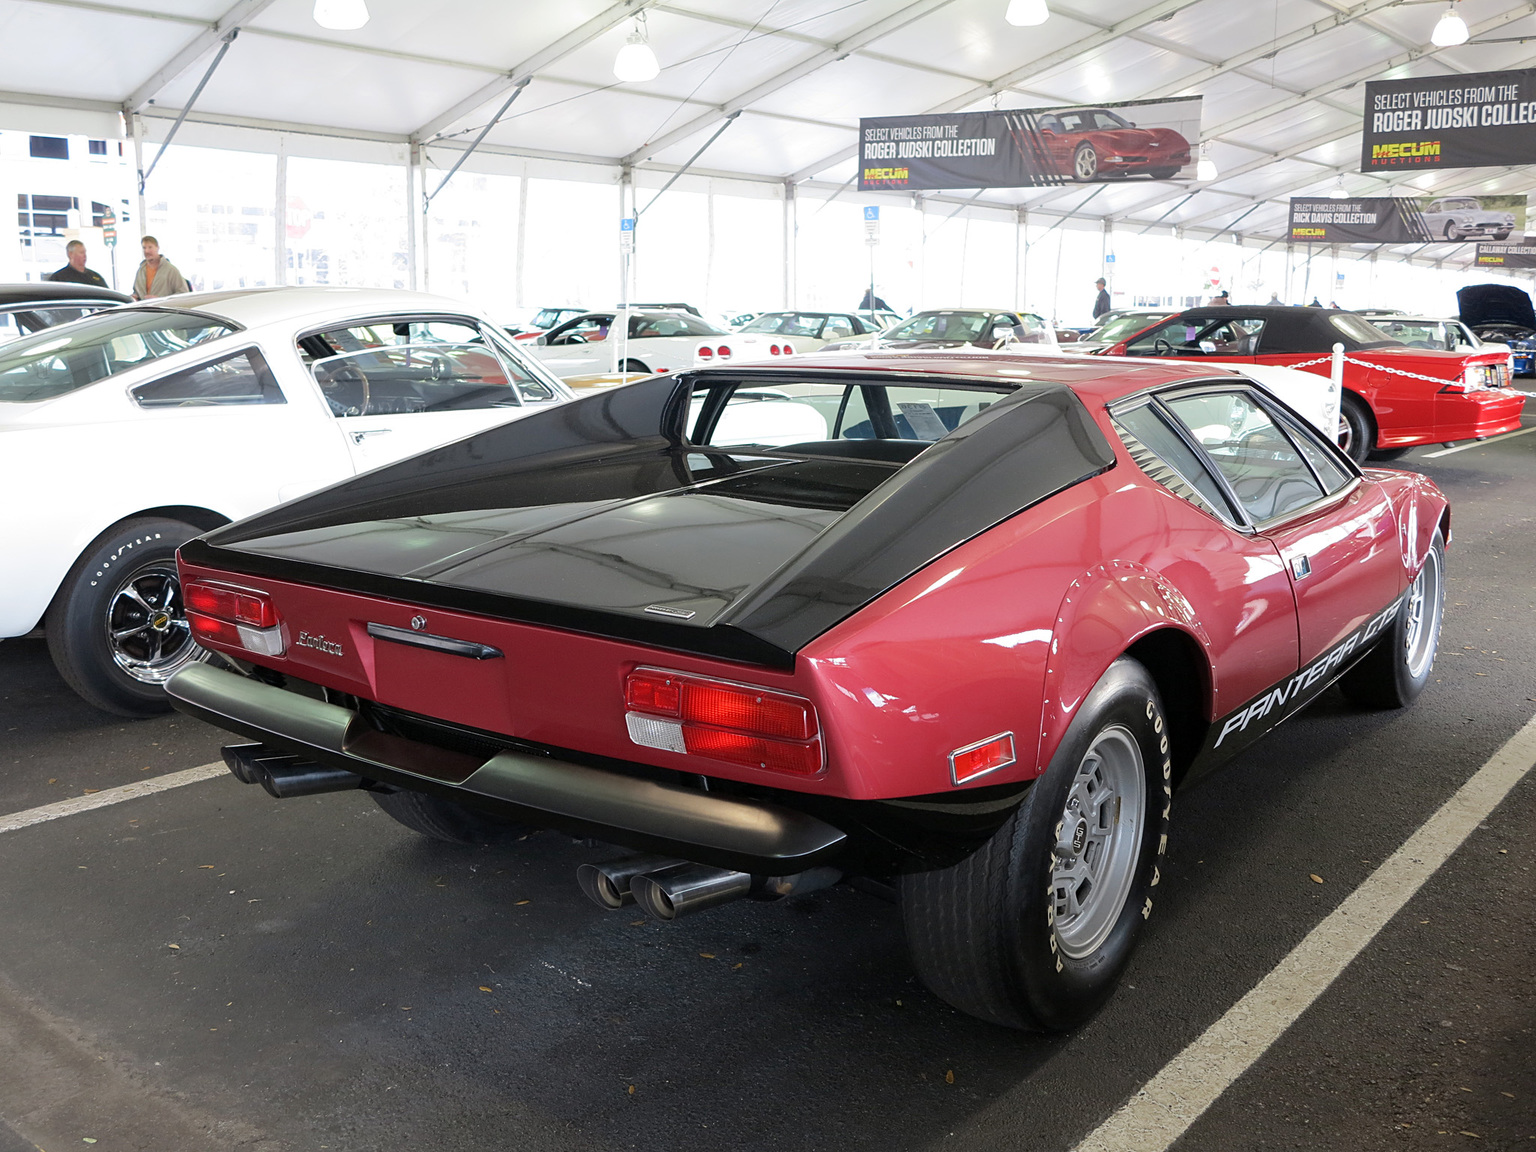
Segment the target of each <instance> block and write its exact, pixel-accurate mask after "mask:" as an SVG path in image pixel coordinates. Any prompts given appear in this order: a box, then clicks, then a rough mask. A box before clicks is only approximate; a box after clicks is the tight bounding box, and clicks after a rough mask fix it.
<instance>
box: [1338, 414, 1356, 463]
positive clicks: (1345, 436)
mask: <svg viewBox="0 0 1536 1152" xmlns="http://www.w3.org/2000/svg"><path fill="white" fill-rule="evenodd" d="M1338 444H1339V450H1340V451H1341V452H1343V453H1344V455H1346V456H1348V455H1349V450H1350V449H1351V448H1352V447H1354V444H1355V430H1354V429H1353V428H1351V427H1350V426H1349V421H1348V420H1346V419H1344V417H1343V416H1340V417H1339V435H1338Z"/></svg>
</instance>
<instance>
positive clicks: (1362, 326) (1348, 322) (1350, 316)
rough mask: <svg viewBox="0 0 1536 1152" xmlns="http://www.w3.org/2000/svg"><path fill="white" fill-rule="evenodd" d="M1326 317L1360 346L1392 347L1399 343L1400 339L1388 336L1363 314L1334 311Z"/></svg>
mask: <svg viewBox="0 0 1536 1152" xmlns="http://www.w3.org/2000/svg"><path fill="white" fill-rule="evenodd" d="M1328 319H1329V320H1331V321H1332V322H1333V326H1334V327H1335V328H1337V329H1338V330H1339V331H1340V332H1342V333H1344V335H1346V336H1348V337H1349V338H1350V339H1351V340H1354V341H1357V342H1358V343H1359V344H1360V345H1361V347H1370V346H1372V345H1378V346H1382V347H1392V346H1393V345H1395V344H1398V343H1400V341H1398V340H1394V339H1393V338H1392V337H1391V336H1388V335H1387V334H1386V333H1385V332H1383V331H1382V330H1381V329H1380V328H1378V327H1376V325H1374V324H1372V323H1371V322H1370V321H1369V320H1367V319H1366V318H1365V317H1364V316H1356V315H1355V314H1354V313H1353V312H1335V313H1334V314H1333V315H1332V316H1330V317H1328Z"/></svg>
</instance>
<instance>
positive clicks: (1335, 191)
mask: <svg viewBox="0 0 1536 1152" xmlns="http://www.w3.org/2000/svg"><path fill="white" fill-rule="evenodd" d="M1327 196H1328V199H1330V200H1348V199H1349V191H1348V190H1347V189H1346V188H1345V187H1344V177H1343V175H1342V174H1341V175H1340V176H1339V178H1338V179H1337V180H1336V181H1334V185H1333V187H1332V188H1330V189H1328V192H1327Z"/></svg>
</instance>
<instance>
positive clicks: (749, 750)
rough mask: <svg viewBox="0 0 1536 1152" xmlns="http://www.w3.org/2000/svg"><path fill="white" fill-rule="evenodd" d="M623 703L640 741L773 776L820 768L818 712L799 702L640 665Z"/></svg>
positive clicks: (808, 772) (809, 772)
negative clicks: (763, 769)
mask: <svg viewBox="0 0 1536 1152" xmlns="http://www.w3.org/2000/svg"><path fill="white" fill-rule="evenodd" d="M624 703H625V707H626V709H627V711H626V716H625V720H626V724H627V726H628V728H629V735H630V739H631V740H633V741H634V742H635V743H636V744H641V745H644V746H645V747H648V748H663V749H666V750H667V751H670V752H686V753H687V754H689V755H692V756H707V757H709V758H710V759H713V760H725V761H728V762H730V763H732V764H745V765H748V766H750V767H753V768H766V769H768V770H770V771H774V772H792V773H795V774H796V775H802V776H810V775H814V774H815V773H817V772H819V771H821V768H822V745H821V736H820V728H819V726H818V723H817V719H816V708H815V706H814V705H813V704H812V703H811V702H810V701H809V700H806V699H803V698H802V697H799V696H791V695H789V694H788V693H784V692H770V691H767V690H766V689H761V688H754V687H752V686H751V685H746V684H732V683H729V682H727V681H722V680H711V679H708V678H706V677H703V676H686V675H682V674H680V673H676V672H666V671H662V670H660V669H656V668H637V669H635V670H634V671H633V672H631V673H630V674H629V676H628V678H627V679H626V680H625V682H624Z"/></svg>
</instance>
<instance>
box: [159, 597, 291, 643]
mask: <svg viewBox="0 0 1536 1152" xmlns="http://www.w3.org/2000/svg"><path fill="white" fill-rule="evenodd" d="M181 597H182V601H183V603H185V604H186V607H187V624H188V625H189V626H190V627H191V629H192V635H193V637H194V638H195V639H196V640H197V641H198V642H199V643H203V644H222V645H225V646H226V647H232V648H244V649H245V650H246V651H248V652H255V653H257V654H258V655H261V656H281V655H282V654H283V652H284V651H285V650H286V649H287V647H288V645H287V643H286V642H285V641H284V639H283V622H282V618H281V617H279V616H278V614H277V605H275V604H273V603H272V599H271V597H269V596H268V595H267V594H266V593H265V592H256V591H253V590H252V589H250V588H236V587H234V586H232V585H229V584H215V583H211V582H209V581H205V580H189V581H187V582H186V583H185V584H183V585H182V587H181Z"/></svg>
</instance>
